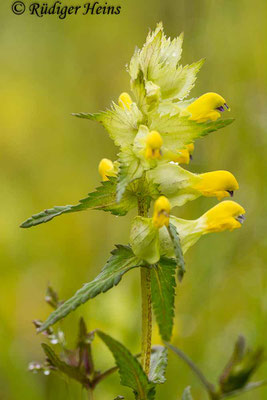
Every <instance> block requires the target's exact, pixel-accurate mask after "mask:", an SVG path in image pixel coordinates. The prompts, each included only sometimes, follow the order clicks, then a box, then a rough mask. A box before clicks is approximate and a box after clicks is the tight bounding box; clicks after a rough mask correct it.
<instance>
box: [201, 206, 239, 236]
mask: <svg viewBox="0 0 267 400" xmlns="http://www.w3.org/2000/svg"><path fill="white" fill-rule="evenodd" d="M244 214H245V210H244V208H243V207H241V206H240V205H239V204H238V203H235V202H234V201H231V200H228V201H223V202H222V203H219V204H217V205H216V206H215V207H213V208H211V209H210V210H209V211H207V212H206V213H205V214H204V215H202V217H201V220H202V221H203V222H204V233H209V232H223V231H226V230H229V231H233V230H234V229H237V228H241V226H242V223H243V222H244V219H245V217H244Z"/></svg>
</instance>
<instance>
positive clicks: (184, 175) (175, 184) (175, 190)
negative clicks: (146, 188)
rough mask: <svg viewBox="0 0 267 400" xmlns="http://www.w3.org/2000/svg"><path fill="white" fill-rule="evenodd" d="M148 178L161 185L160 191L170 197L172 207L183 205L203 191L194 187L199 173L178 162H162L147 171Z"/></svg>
mask: <svg viewBox="0 0 267 400" xmlns="http://www.w3.org/2000/svg"><path fill="white" fill-rule="evenodd" d="M147 178H148V179H149V180H150V181H151V182H153V183H156V184H158V185H159V190H160V193H161V194H163V195H165V196H166V197H168V200H169V202H170V203H171V206H172V207H175V206H182V205H184V204H185V203H186V202H187V201H190V200H195V199H196V198H198V197H199V196H201V193H200V192H199V191H198V190H196V189H194V185H196V183H197V182H198V181H199V179H200V178H199V175H197V174H193V173H192V172H190V171H187V170H185V169H184V168H182V167H180V166H179V165H177V164H171V163H162V164H159V165H158V166H157V167H156V168H153V169H151V170H150V171H148V172H147Z"/></svg>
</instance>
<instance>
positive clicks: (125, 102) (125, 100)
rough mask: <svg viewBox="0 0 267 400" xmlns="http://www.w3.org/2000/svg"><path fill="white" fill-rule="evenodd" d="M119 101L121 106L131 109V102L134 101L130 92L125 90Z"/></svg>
mask: <svg viewBox="0 0 267 400" xmlns="http://www.w3.org/2000/svg"><path fill="white" fill-rule="evenodd" d="M118 103H119V106H120V107H121V108H125V107H126V108H128V110H130V108H131V104H132V103H133V101H132V99H131V96H130V95H129V94H128V93H126V92H123V93H122V94H121V95H120V97H119V100H118Z"/></svg>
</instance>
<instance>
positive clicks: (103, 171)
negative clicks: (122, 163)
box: [98, 158, 116, 181]
mask: <svg viewBox="0 0 267 400" xmlns="http://www.w3.org/2000/svg"><path fill="white" fill-rule="evenodd" d="M98 172H99V174H100V176H101V178H102V181H108V177H109V176H116V172H115V169H114V164H113V162H112V161H111V160H109V159H108V158H102V160H101V161H100V163H99V165H98Z"/></svg>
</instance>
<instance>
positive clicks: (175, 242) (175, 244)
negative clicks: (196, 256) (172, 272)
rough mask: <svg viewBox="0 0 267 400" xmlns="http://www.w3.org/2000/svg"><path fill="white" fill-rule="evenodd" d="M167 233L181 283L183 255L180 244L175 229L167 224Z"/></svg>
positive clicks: (183, 266) (183, 268)
mask: <svg viewBox="0 0 267 400" xmlns="http://www.w3.org/2000/svg"><path fill="white" fill-rule="evenodd" d="M168 231H169V234H170V237H171V240H172V244H173V248H174V254H175V259H176V263H177V266H178V279H179V281H181V280H182V279H183V276H184V273H185V263H184V255H183V252H182V248H181V242H180V238H179V234H178V232H177V229H176V227H175V226H174V225H173V224H171V223H170V224H169V227H168Z"/></svg>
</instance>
